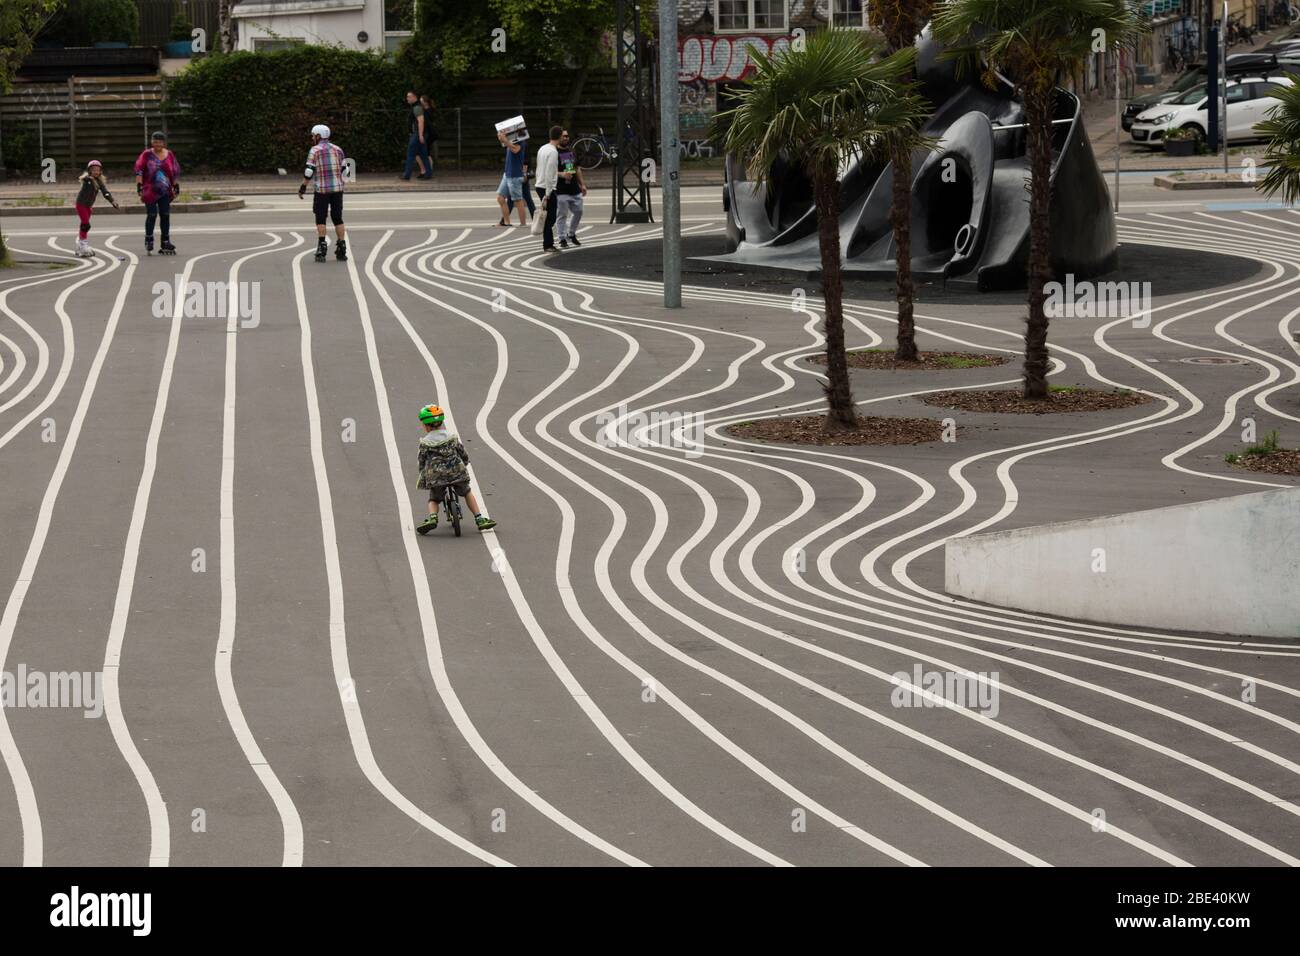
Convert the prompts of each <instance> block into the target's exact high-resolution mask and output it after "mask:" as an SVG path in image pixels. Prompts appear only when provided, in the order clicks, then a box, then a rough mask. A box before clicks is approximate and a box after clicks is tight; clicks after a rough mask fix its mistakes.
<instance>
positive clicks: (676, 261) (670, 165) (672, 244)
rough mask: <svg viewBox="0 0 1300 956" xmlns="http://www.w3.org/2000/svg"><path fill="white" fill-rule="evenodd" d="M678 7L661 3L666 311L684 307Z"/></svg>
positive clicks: (660, 145) (660, 139)
mask: <svg viewBox="0 0 1300 956" xmlns="http://www.w3.org/2000/svg"><path fill="white" fill-rule="evenodd" d="M679 97H680V93H679V91H678V87H677V4H676V3H669V2H667V0H659V153H660V155H659V171H660V175H661V176H662V179H661V182H662V184H663V192H662V194H661V196H660V200H661V202H662V203H663V217H664V242H663V250H664V308H666V309H680V308H681V307H682V206H681V199H682V197H681V184H680V183H679V182H678V175H677V173H678V167H679V166H680V164H681V157H680V153H679V150H678V147H677V137H678V129H677V127H678V117H677V105H678V100H679Z"/></svg>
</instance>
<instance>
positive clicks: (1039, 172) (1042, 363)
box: [1024, 84, 1055, 399]
mask: <svg viewBox="0 0 1300 956" xmlns="http://www.w3.org/2000/svg"><path fill="white" fill-rule="evenodd" d="M1024 99H1025V120H1026V122H1027V123H1028V130H1027V133H1028V136H1029V173H1030V181H1029V183H1030V184H1029V264H1028V269H1029V320H1028V322H1027V323H1026V325H1025V367H1024V379H1025V390H1024V397H1025V398H1038V399H1045V398H1047V366H1048V351H1047V312H1046V310H1045V309H1044V293H1043V286H1045V285H1046V284H1047V283H1048V282H1050V281H1051V280H1052V249H1051V228H1052V182H1051V177H1052V103H1053V102H1054V100H1055V92H1054V90H1053V89H1052V86H1051V85H1050V84H1048V85H1047V86H1046V87H1045V88H1042V89H1029V90H1026V91H1025V97H1024Z"/></svg>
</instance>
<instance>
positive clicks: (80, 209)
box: [77, 159, 118, 257]
mask: <svg viewBox="0 0 1300 956" xmlns="http://www.w3.org/2000/svg"><path fill="white" fill-rule="evenodd" d="M80 182H81V188H80V189H78V190H77V218H79V219H80V220H81V229H80V230H78V232H77V255H79V256H83V257H84V256H93V255H94V254H95V253H94V252H93V251H91V248H90V241H89V240H88V239H87V238H86V234H87V233H88V232H90V214H91V213H92V212H94V205H95V200H96V199H98V198H99V194H100V193H103V194H104V198H105V199H107V200H108V201H109V202H111V203H112V204H113V208H114V209H116V208H118V206H117V200H116V199H114V198H113V194H112V193H111V192H109V191H108V183H107V182H106V181H105V180H104V170H103V166H102V165H101V164H100V162H99V160H97V159H92V160H91V161H90V162H88V163H87V164H86V171H85V172H84V173H82V174H81V179H80Z"/></svg>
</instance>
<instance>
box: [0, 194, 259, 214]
mask: <svg viewBox="0 0 1300 956" xmlns="http://www.w3.org/2000/svg"><path fill="white" fill-rule="evenodd" d="M243 208H244V200H242V199H213V200H210V201H208V202H203V201H202V200H200V201H199V202H174V203H172V206H171V211H172V212H229V211H230V210H232V209H243ZM94 209H95V218H97V219H98V218H99V217H100V216H104V215H109V216H125V215H128V214H130V213H142V212H144V211H145V208H144V206H137V205H134V204H132V205H130V206H123V207H122V208H121V209H114V208H113V207H112V206H108V205H104V206H100V205H96V206H95V207H94ZM75 212H76V208H75V207H74V206H73V205H72V204H71V203H69V204H68V205H66V206H6V205H4V204H3V203H0V216H5V217H9V216H13V217H14V218H18V217H20V216H66V215H68V214H69V213H75Z"/></svg>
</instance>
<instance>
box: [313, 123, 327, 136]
mask: <svg viewBox="0 0 1300 956" xmlns="http://www.w3.org/2000/svg"><path fill="white" fill-rule="evenodd" d="M311 134H312V135H313V136H319V137H320V138H321V139H329V138H330V128H329V127H328V126H326V125H325V124H324V123H317V124H316V125H315V126H313V127H312V128H311Z"/></svg>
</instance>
